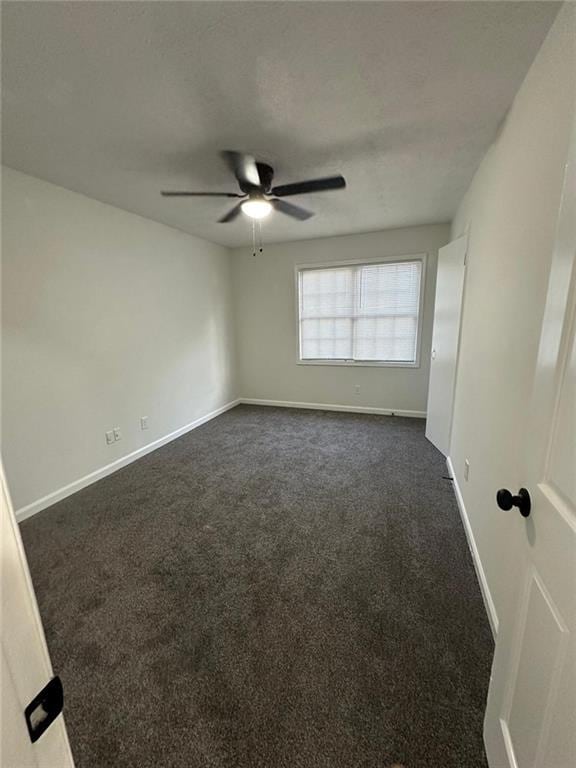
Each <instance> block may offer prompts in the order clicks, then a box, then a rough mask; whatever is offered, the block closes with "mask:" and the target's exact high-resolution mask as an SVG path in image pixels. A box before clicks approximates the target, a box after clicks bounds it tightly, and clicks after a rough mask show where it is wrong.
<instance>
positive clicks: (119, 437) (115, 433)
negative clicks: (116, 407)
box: [114, 427, 122, 440]
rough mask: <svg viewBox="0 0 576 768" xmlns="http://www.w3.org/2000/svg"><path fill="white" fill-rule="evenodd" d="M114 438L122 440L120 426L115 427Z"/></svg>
mask: <svg viewBox="0 0 576 768" xmlns="http://www.w3.org/2000/svg"><path fill="white" fill-rule="evenodd" d="M114 440H122V432H120V427H114Z"/></svg>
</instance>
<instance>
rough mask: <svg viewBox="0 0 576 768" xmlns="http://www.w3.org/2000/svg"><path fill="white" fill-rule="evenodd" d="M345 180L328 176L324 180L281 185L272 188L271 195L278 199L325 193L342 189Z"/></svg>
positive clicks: (342, 177)
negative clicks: (311, 193) (309, 193)
mask: <svg viewBox="0 0 576 768" xmlns="http://www.w3.org/2000/svg"><path fill="white" fill-rule="evenodd" d="M345 186H346V179H345V178H344V176H328V177H326V178H325V179H310V181H296V182H295V183H294V184H282V185H281V186H279V187H273V188H272V194H273V195H277V196H278V197H288V195H304V194H306V193H308V192H326V191H327V190H329V189H344V187H345Z"/></svg>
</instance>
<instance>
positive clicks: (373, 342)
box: [298, 259, 422, 366]
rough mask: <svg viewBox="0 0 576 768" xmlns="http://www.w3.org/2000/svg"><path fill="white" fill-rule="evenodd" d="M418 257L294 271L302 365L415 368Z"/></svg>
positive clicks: (419, 273) (417, 316) (417, 327)
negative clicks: (296, 282) (332, 363)
mask: <svg viewBox="0 0 576 768" xmlns="http://www.w3.org/2000/svg"><path fill="white" fill-rule="evenodd" d="M421 276H422V259H413V260H410V261H387V262H382V263H374V264H348V265H342V266H331V267H310V268H308V267H302V268H300V269H299V270H298V304H299V326H300V327H299V332H300V361H301V362H329V361H334V362H337V363H340V364H342V363H351V364H353V363H360V364H389V365H412V366H415V365H417V364H418V329H419V313H420V283H421Z"/></svg>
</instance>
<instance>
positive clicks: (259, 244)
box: [258, 220, 263, 253]
mask: <svg viewBox="0 0 576 768" xmlns="http://www.w3.org/2000/svg"><path fill="white" fill-rule="evenodd" d="M258 251H259V252H260V253H262V252H263V248H262V222H261V221H260V220H258Z"/></svg>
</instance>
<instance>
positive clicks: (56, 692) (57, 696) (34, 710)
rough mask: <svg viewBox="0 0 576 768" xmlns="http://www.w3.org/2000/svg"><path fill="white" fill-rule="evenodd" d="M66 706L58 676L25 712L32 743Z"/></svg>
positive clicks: (34, 699)
mask: <svg viewBox="0 0 576 768" xmlns="http://www.w3.org/2000/svg"><path fill="white" fill-rule="evenodd" d="M63 706H64V689H63V688H62V681H61V680H60V678H59V677H58V676H57V675H56V677H53V678H52V680H50V682H49V683H48V685H45V686H44V688H42V690H41V691H40V693H38V694H36V696H34V698H33V699H32V701H31V702H30V704H28V706H27V707H26V709H25V710H24V717H25V718H26V725H27V727H28V733H29V734H30V741H31V742H32V743H34V742H35V741H38V739H39V738H40V736H42V734H43V733H44V731H45V730H46V729H47V728H49V727H50V725H51V724H52V723H53V722H54V720H55V719H56V718H57V717H58V715H59V714H60V712H62V707H63Z"/></svg>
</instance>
